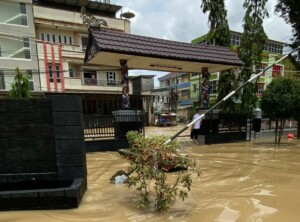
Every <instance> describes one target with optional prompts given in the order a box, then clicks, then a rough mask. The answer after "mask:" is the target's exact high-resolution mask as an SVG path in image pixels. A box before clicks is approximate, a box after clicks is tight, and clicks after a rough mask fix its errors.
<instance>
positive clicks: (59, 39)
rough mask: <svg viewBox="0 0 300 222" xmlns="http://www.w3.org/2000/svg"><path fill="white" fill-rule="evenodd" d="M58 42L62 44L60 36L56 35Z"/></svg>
mask: <svg viewBox="0 0 300 222" xmlns="http://www.w3.org/2000/svg"><path fill="white" fill-rule="evenodd" d="M58 42H59V43H62V41H61V35H58Z"/></svg>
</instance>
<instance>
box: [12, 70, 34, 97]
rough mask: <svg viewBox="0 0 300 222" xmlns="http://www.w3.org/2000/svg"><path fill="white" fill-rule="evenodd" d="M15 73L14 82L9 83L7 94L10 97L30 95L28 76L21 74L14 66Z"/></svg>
mask: <svg viewBox="0 0 300 222" xmlns="http://www.w3.org/2000/svg"><path fill="white" fill-rule="evenodd" d="M15 72H16V74H15V78H14V82H13V83H12V84H11V90H10V92H9V95H10V96H11V97H19V98H29V97H30V85H29V80H30V76H29V75H28V74H23V73H21V71H20V70H19V68H18V67H17V68H16V71H15Z"/></svg>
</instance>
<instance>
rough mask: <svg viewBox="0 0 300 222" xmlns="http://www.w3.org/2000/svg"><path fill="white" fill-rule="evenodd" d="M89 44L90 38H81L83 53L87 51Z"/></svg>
mask: <svg viewBox="0 0 300 222" xmlns="http://www.w3.org/2000/svg"><path fill="white" fill-rule="evenodd" d="M87 44H88V37H84V36H82V37H81V47H82V51H85V49H86V46H87Z"/></svg>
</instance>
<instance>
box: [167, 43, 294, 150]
mask: <svg viewBox="0 0 300 222" xmlns="http://www.w3.org/2000/svg"><path fill="white" fill-rule="evenodd" d="M298 50H300V46H298V47H297V48H296V49H294V50H293V51H291V52H290V53H288V54H287V55H285V56H283V57H282V58H281V59H279V60H277V61H275V62H274V63H273V64H272V65H269V66H268V67H266V68H265V69H263V70H262V71H261V72H260V73H258V74H252V75H251V77H250V79H248V80H247V81H246V82H244V83H243V84H242V85H240V86H239V87H237V88H236V89H235V90H233V91H232V92H230V93H229V94H228V95H227V96H225V97H224V98H223V99H222V100H220V101H219V102H217V103H216V104H215V105H213V106H212V107H211V108H210V109H208V110H207V111H206V112H204V113H203V114H201V115H200V116H199V117H198V118H197V119H195V120H193V121H192V122H190V123H189V124H187V125H186V126H185V127H184V128H182V129H181V130H179V131H178V132H177V133H175V134H174V135H173V136H171V137H170V138H169V139H168V140H167V141H166V142H164V144H168V143H170V142H171V141H172V140H174V139H175V138H176V137H178V136H179V135H180V134H181V133H183V132H184V131H185V130H186V129H188V128H189V127H191V126H192V125H193V124H194V123H195V122H197V121H199V120H201V119H203V117H204V116H205V115H206V114H207V113H209V112H211V111H212V110H213V109H215V108H216V107H218V106H219V105H220V104H222V103H223V102H225V101H226V100H227V99H229V98H230V97H232V96H233V95H234V94H235V93H236V92H238V91H239V90H240V89H242V88H244V87H245V86H246V85H248V84H249V83H251V82H253V81H254V80H256V79H257V77H259V76H260V75H261V74H263V73H264V72H265V71H267V70H269V69H270V68H272V67H273V66H274V65H276V64H277V63H279V62H281V61H282V60H284V59H285V58H286V57H288V56H289V55H291V54H292V53H294V52H296V51H298Z"/></svg>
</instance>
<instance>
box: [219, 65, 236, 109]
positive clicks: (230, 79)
mask: <svg viewBox="0 0 300 222" xmlns="http://www.w3.org/2000/svg"><path fill="white" fill-rule="evenodd" d="M235 80H236V77H235V74H234V72H233V70H227V71H223V72H221V74H220V79H219V86H218V98H217V101H220V100H222V99H223V98H224V97H225V96H227V95H228V94H229V93H230V92H231V91H233V90H234V89H235V88H236V81H235ZM220 109H222V111H223V112H232V111H233V110H235V103H234V102H233V101H232V100H231V99H229V100H226V101H225V102H224V103H222V105H221V106H220Z"/></svg>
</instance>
